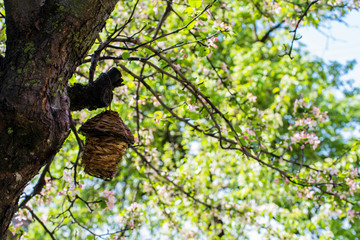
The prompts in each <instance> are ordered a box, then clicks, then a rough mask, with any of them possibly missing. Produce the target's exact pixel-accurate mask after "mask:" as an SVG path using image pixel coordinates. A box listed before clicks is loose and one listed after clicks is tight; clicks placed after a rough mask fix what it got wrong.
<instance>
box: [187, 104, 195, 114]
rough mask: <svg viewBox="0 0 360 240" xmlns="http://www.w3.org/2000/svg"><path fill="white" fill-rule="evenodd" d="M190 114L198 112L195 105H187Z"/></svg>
mask: <svg viewBox="0 0 360 240" xmlns="http://www.w3.org/2000/svg"><path fill="white" fill-rule="evenodd" d="M186 108H187V109H188V110H189V111H190V112H197V111H196V108H197V107H196V106H195V105H194V104H189V105H187V107H186Z"/></svg>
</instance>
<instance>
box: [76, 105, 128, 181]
mask: <svg viewBox="0 0 360 240" xmlns="http://www.w3.org/2000/svg"><path fill="white" fill-rule="evenodd" d="M79 132H81V133H82V134H83V135H85V137H86V141H85V149H84V153H83V156H82V161H81V165H82V166H83V167H84V170H85V172H86V173H87V174H89V175H91V176H94V177H98V178H102V179H104V180H111V179H112V178H113V177H114V176H115V174H116V172H117V166H118V163H119V162H120V161H121V159H122V156H123V155H124V154H125V151H126V149H127V148H128V146H129V144H130V145H131V144H133V143H134V136H133V135H132V133H131V131H130V129H129V127H128V126H126V125H125V124H124V122H123V121H122V119H121V118H120V117H119V114H118V113H117V112H114V111H105V112H103V113H100V114H99V115H97V116H95V117H93V118H91V119H89V120H88V121H86V123H84V124H83V125H82V126H81V128H80V129H79Z"/></svg>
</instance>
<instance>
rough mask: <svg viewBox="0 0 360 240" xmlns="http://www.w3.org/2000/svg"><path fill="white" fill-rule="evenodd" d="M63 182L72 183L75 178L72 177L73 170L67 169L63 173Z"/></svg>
mask: <svg viewBox="0 0 360 240" xmlns="http://www.w3.org/2000/svg"><path fill="white" fill-rule="evenodd" d="M63 180H64V181H65V182H68V183H70V182H72V180H73V177H72V172H71V170H67V169H65V170H64V172H63Z"/></svg>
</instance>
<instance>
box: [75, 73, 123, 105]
mask: <svg viewBox="0 0 360 240" xmlns="http://www.w3.org/2000/svg"><path fill="white" fill-rule="evenodd" d="M122 82H123V79H122V78H121V73H120V71H119V70H118V69H116V68H112V69H110V70H109V71H108V72H107V73H102V74H100V76H99V77H98V78H97V79H96V80H95V81H94V82H92V83H89V84H87V85H83V84H79V83H76V84H74V85H73V86H71V87H69V88H68V94H69V98H70V110H71V111H76V110H81V109H84V108H87V109H89V110H94V109H97V108H103V107H107V106H109V105H110V103H111V101H112V99H113V92H112V91H113V89H114V88H115V87H118V86H122V85H123V84H122Z"/></svg>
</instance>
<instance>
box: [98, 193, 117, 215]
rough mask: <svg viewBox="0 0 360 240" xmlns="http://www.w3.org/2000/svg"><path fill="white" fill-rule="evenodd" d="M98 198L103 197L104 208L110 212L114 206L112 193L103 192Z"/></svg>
mask: <svg viewBox="0 0 360 240" xmlns="http://www.w3.org/2000/svg"><path fill="white" fill-rule="evenodd" d="M100 197H103V198H104V199H105V203H106V208H105V209H108V210H111V209H112V208H113V207H114V205H115V195H114V192H113V191H108V190H104V191H103V192H101V193H100Z"/></svg>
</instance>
